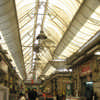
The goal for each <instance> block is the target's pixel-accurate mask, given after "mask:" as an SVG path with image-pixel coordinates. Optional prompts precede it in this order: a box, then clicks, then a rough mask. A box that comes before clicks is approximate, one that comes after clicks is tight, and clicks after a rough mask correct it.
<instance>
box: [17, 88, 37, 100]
mask: <svg viewBox="0 0 100 100" xmlns="http://www.w3.org/2000/svg"><path fill="white" fill-rule="evenodd" d="M37 96H38V94H37V91H36V89H32V90H31V89H29V90H28V91H27V92H26V93H25V94H23V93H20V95H19V100H36V98H37Z"/></svg>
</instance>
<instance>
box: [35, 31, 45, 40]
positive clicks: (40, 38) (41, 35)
mask: <svg viewBox="0 0 100 100" xmlns="http://www.w3.org/2000/svg"><path fill="white" fill-rule="evenodd" d="M37 39H38V40H45V39H47V36H46V35H45V34H44V31H43V30H41V31H40V34H39V35H38V36H37Z"/></svg>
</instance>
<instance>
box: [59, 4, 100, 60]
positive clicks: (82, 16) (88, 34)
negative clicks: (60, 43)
mask: <svg viewBox="0 0 100 100" xmlns="http://www.w3.org/2000/svg"><path fill="white" fill-rule="evenodd" d="M99 10H100V6H97V7H96V8H95V7H93V6H90V4H88V3H87V5H86V4H85V5H84V7H83V10H82V11H80V13H79V14H78V15H77V17H76V19H74V21H73V23H72V26H71V27H70V29H69V30H68V31H67V34H68V35H66V37H67V38H69V40H71V37H73V36H74V37H73V39H72V40H71V41H70V42H69V44H68V45H67V46H66V48H65V49H64V50H63V52H62V53H61V54H60V56H59V58H63V59H65V58H66V57H70V56H71V55H72V54H73V53H75V52H76V51H78V50H79V49H80V48H81V47H82V46H83V45H85V43H86V42H87V41H89V39H91V38H92V37H93V36H94V35H96V33H97V32H98V31H99V30H100V27H99V26H100V25H99V24H98V23H100V12H99ZM88 12H89V13H88ZM69 40H67V39H66V40H65V42H68V41H69Z"/></svg>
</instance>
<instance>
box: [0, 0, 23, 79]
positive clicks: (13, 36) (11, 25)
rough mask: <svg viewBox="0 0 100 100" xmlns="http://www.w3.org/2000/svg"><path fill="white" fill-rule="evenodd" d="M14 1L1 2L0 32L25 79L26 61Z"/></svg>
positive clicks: (4, 0) (1, 0)
mask: <svg viewBox="0 0 100 100" xmlns="http://www.w3.org/2000/svg"><path fill="white" fill-rule="evenodd" d="M16 17H17V15H16V9H15V2H14V0H0V31H1V33H2V35H3V37H4V39H5V42H6V43H7V46H8V49H9V51H10V52H11V54H12V57H13V59H14V61H15V64H16V66H17V67H18V69H19V71H20V74H21V75H22V77H23V78H25V67H24V59H23V54H22V47H21V41H20V36H19V30H18V29H19V28H18V23H17V22H18V21H17V18H16Z"/></svg>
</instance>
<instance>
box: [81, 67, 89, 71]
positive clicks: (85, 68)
mask: <svg viewBox="0 0 100 100" xmlns="http://www.w3.org/2000/svg"><path fill="white" fill-rule="evenodd" d="M88 71H90V66H88V67H83V68H82V69H81V72H88Z"/></svg>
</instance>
